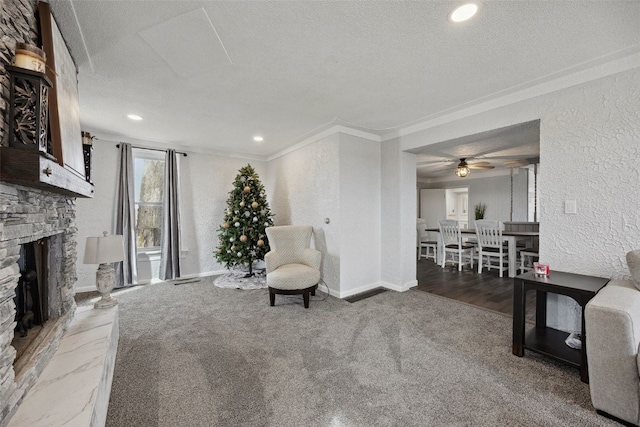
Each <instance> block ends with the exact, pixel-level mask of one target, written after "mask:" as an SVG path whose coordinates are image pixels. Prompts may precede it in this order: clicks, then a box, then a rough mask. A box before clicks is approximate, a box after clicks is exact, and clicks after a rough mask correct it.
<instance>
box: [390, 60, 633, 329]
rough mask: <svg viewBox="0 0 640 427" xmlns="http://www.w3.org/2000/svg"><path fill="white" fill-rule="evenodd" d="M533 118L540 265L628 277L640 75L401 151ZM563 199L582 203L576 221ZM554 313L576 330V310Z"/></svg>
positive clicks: (498, 115) (474, 118) (523, 105)
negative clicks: (537, 159)
mask: <svg viewBox="0 0 640 427" xmlns="http://www.w3.org/2000/svg"><path fill="white" fill-rule="evenodd" d="M536 119H540V177H539V186H540V207H541V212H540V233H541V235H540V254H541V260H542V261H545V262H547V263H549V264H550V266H551V269H552V270H559V271H567V272H574V273H580V274H588V275H595V276H601V277H622V276H626V275H628V270H627V266H626V262H625V253H626V252H627V251H629V250H632V249H636V248H638V242H640V220H638V218H639V216H638V206H640V192H638V190H637V189H638V183H639V182H640V167H639V163H638V159H639V158H640V151H639V150H640V149H639V147H640V144H638V141H640V69H637V68H636V69H632V70H630V71H626V72H623V73H619V74H614V75H612V76H608V77H604V78H601V79H598V80H594V81H590V82H586V83H582V84H578V85H575V86H572V87H569V88H566V89H562V90H560V91H557V92H552V93H549V94H544V95H541V96H537V97H534V98H530V99H527V100H525V101H520V102H516V103H513V104H510V105H507V106H504V107H500V108H495V109H493V110H489V111H486V112H482V113H478V114H475V115H469V116H468V117H464V118H460V119H456V120H452V121H450V122H447V123H443V124H434V125H433V126H432V127H430V128H426V129H423V130H420V131H418V132H415V133H413V134H410V135H406V136H402V137H401V138H400V139H401V143H402V148H403V149H411V148H416V147H421V146H424V145H430V144H433V143H437V142H441V141H446V140H450V139H454V138H459V137H462V136H466V135H472V134H475V133H479V132H483V131H487V130H491V129H495V128H500V127H504V126H510V125H513V124H517V123H522V122H527V121H531V120H536ZM565 200H576V201H577V205H578V213H577V215H567V214H565V213H564V202H565ZM412 212H413V211H412ZM550 309H551V311H550V312H549V319H548V320H549V324H550V325H552V326H555V325H560V327H564V328H567V329H572V327H575V324H576V321H577V320H576V316H575V305H574V304H572V303H570V302H567V301H566V300H564V299H562V300H561V301H560V303H559V304H556V305H552V304H550ZM572 325H573V326H572Z"/></svg>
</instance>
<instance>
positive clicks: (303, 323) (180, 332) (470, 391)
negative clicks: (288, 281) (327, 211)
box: [107, 279, 617, 427]
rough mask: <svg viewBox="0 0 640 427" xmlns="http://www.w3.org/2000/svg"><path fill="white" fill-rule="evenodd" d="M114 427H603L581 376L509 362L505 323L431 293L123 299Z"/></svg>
mask: <svg viewBox="0 0 640 427" xmlns="http://www.w3.org/2000/svg"><path fill="white" fill-rule="evenodd" d="M115 294H116V297H117V298H118V299H119V301H120V344H119V347H118V355H117V360H116V367H115V373H114V379H113V385H112V389H111V401H110V406H109V412H108V416H107V426H109V427H115V426H117V427H121V426H162V427H165V426H167V427H168V426H172V427H174V426H274V427H276V426H277V427H284V426H336V427H338V426H344V427H346V426H350V427H351V426H519V425H521V426H596V425H613V426H615V425H617V424H616V423H613V422H611V421H609V420H607V419H605V418H603V417H600V416H598V415H597V414H596V413H595V411H594V409H593V407H592V406H591V403H590V400H589V387H588V385H587V384H583V383H582V382H580V378H579V373H578V371H577V369H574V368H569V367H565V366H562V365H559V364H556V363H554V362H552V361H549V360H547V359H545V358H542V357H538V356H536V355H535V354H531V353H527V355H526V356H525V357H524V358H519V357H516V356H513V355H512V354H511V318H509V317H506V316H502V315H499V314H496V313H492V312H489V311H485V310H482V309H477V308H474V307H469V306H467V305H463V304H459V303H456V302H454V301H450V300H447V299H443V298H440V297H437V296H433V295H430V294H427V293H424V292H419V291H409V292H405V293H397V292H384V293H381V294H379V295H375V296H372V297H370V298H367V299H363V300H361V301H358V302H356V303H348V302H346V301H341V300H338V299H335V298H333V297H329V298H328V299H326V300H324V301H320V299H322V298H324V297H325V295H324V294H322V293H318V294H317V296H316V297H312V300H311V306H310V308H309V309H307V310H305V309H304V308H303V306H302V300H301V298H298V297H284V296H280V295H278V296H277V298H276V306H275V307H270V306H269V302H268V301H269V298H268V291H267V290H266V289H258V290H235V289H221V288H218V287H216V286H214V285H213V284H212V280H211V279H203V280H202V281H200V282H197V283H192V284H185V285H182V286H174V285H171V284H165V283H161V284H154V285H147V286H144V287H138V288H133V289H128V290H124V291H118V292H116V293H115Z"/></svg>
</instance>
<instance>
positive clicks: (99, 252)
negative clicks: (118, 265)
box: [84, 235, 124, 264]
mask: <svg viewBox="0 0 640 427" xmlns="http://www.w3.org/2000/svg"><path fill="white" fill-rule="evenodd" d="M123 259H124V250H123V246H122V236H120V235H117V236H100V237H87V246H86V247H85V248H84V264H104V263H108V262H117V261H122V260H123Z"/></svg>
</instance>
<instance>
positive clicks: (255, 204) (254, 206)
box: [251, 202, 260, 209]
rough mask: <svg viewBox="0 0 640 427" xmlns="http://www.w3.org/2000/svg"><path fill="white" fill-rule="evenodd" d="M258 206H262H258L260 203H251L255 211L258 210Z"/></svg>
mask: <svg viewBox="0 0 640 427" xmlns="http://www.w3.org/2000/svg"><path fill="white" fill-rule="evenodd" d="M258 206H260V205H258V202H253V203H251V207H252V208H253V209H255V208H257V207H258Z"/></svg>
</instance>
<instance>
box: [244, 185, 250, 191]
mask: <svg viewBox="0 0 640 427" xmlns="http://www.w3.org/2000/svg"><path fill="white" fill-rule="evenodd" d="M250 191H251V187H249V186H248V185H247V186H246V187H244V192H245V193H249V192H250Z"/></svg>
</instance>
